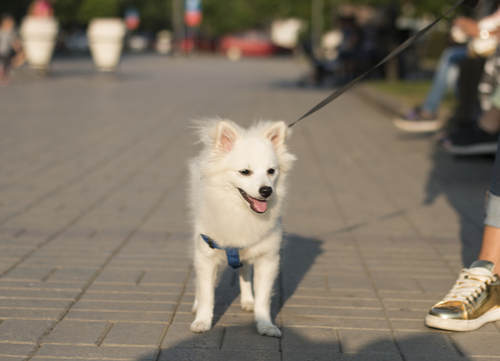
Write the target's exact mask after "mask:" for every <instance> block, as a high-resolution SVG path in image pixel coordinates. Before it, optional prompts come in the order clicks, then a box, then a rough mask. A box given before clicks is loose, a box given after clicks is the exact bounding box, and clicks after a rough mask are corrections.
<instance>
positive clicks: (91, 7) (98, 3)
mask: <svg viewBox="0 0 500 361" xmlns="http://www.w3.org/2000/svg"><path fill="white" fill-rule="evenodd" d="M121 1H122V0H83V2H82V4H81V5H80V7H79V9H78V14H77V20H78V21H80V22H82V23H87V22H89V21H90V20H91V19H92V18H104V17H116V16H120V3H121Z"/></svg>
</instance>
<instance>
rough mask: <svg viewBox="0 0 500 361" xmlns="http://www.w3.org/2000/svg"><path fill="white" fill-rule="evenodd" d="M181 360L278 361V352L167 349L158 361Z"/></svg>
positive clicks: (279, 355)
mask: <svg viewBox="0 0 500 361" xmlns="http://www.w3.org/2000/svg"><path fill="white" fill-rule="evenodd" d="M170 360H183V361H198V360H204V361H219V360H225V361H226V360H227V361H280V360H281V354H280V353H279V351H264V350H252V351H251V352H249V351H247V350H246V351H233V350H231V351H226V350H210V351H206V350H192V349H187V348H186V349H179V348H173V349H172V348H168V349H165V350H162V352H161V354H160V358H159V359H158V361H170Z"/></svg>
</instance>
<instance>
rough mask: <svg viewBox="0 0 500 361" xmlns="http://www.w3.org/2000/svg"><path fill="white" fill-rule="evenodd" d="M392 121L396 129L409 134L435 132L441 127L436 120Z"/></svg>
mask: <svg viewBox="0 0 500 361" xmlns="http://www.w3.org/2000/svg"><path fill="white" fill-rule="evenodd" d="M392 121H393V123H394V125H395V126H396V128H399V129H401V130H404V131H405V132H410V133H428V132H436V131H438V130H439V129H441V128H442V126H443V124H442V123H441V122H440V121H438V120H424V121H409V120H402V119H393V120H392Z"/></svg>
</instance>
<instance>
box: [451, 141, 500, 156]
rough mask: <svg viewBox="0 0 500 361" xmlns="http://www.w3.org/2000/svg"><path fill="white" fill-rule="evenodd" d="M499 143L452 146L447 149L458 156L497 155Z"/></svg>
mask: <svg viewBox="0 0 500 361" xmlns="http://www.w3.org/2000/svg"><path fill="white" fill-rule="evenodd" d="M497 146H498V143H496V142H495V143H483V144H475V145H467V146H456V145H451V146H449V147H446V148H445V149H446V151H447V152H448V153H450V154H456V155H478V154H495V153H496V152H497Z"/></svg>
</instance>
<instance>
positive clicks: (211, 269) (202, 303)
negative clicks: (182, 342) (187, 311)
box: [191, 257, 217, 332]
mask: <svg viewBox="0 0 500 361" xmlns="http://www.w3.org/2000/svg"><path fill="white" fill-rule="evenodd" d="M195 269H196V299H195V304H194V306H193V310H195V311H196V318H195V320H194V322H193V323H192V324H191V331H194V332H206V331H210V329H211V328H212V318H213V315H214V289H215V280H216V277H217V261H216V259H215V258H206V257H195Z"/></svg>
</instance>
